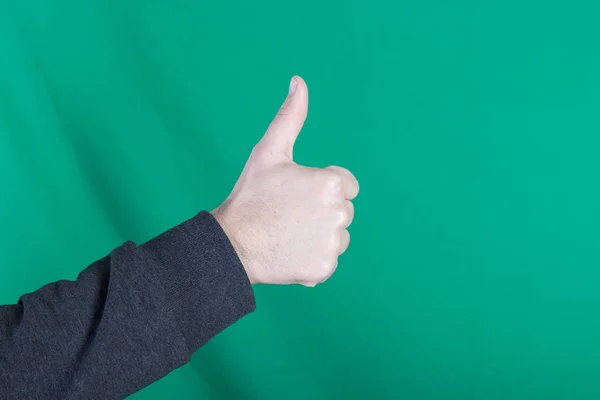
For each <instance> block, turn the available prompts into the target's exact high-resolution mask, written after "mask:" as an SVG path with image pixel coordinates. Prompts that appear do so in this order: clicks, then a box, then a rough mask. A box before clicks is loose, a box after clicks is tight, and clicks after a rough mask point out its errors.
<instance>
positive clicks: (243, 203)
mask: <svg viewBox="0 0 600 400" xmlns="http://www.w3.org/2000/svg"><path fill="white" fill-rule="evenodd" d="M307 112H308V88H307V87H306V83H305V82H304V80H302V78H300V77H297V76H295V77H293V78H292V80H291V82H290V88H289V93H288V96H287V98H286V100H285V102H284V103H283V105H282V106H281V108H280V109H279V112H278V113H277V116H276V117H275V119H274V120H273V122H271V124H270V126H269V128H268V129H267V132H266V133H265V135H264V137H263V138H262V139H261V140H260V142H258V143H257V144H256V146H255V147H254V149H253V151H252V153H251V154H250V157H249V158H248V161H247V162H246V166H245V167H244V170H243V171H242V174H241V175H240V177H239V179H238V181H237V183H236V184H235V186H234V188H233V191H232V192H231V194H230V195H229V197H228V198H227V199H226V200H225V201H224V202H223V204H221V205H220V206H219V207H218V208H217V209H216V210H214V211H213V215H214V216H215V218H216V219H217V221H218V222H219V223H220V225H221V227H222V228H223V230H224V231H225V233H226V234H227V236H228V237H229V239H230V240H231V243H232V244H233V247H234V248H235V250H236V252H237V254H238V255H239V257H240V259H241V261H242V264H243V265H244V268H245V270H246V272H247V274H248V278H249V279H250V282H251V283H252V284H257V283H266V284H291V283H300V284H303V285H305V286H315V285H316V284H317V283H320V282H324V281H325V280H327V279H328V278H329V277H330V276H331V275H332V274H333V272H334V271H335V269H336V268H337V260H338V256H339V255H340V254H342V253H343V252H344V251H346V249H347V248H348V245H349V244H350V235H349V233H348V231H347V229H346V228H347V227H348V226H349V225H350V223H351V222H352V219H353V217H354V207H353V205H352V203H351V200H352V199H354V198H355V197H356V195H357V194H358V182H357V181H356V179H355V178H354V176H353V175H352V174H351V173H350V172H349V171H348V170H346V169H344V168H341V167H328V168H324V169H317V168H309V167H304V166H301V165H298V164H296V163H294V161H293V147H294V142H295V141H296V138H297V137H298V134H299V133H300V131H301V129H302V126H303V125H304V121H305V119H306V114H307Z"/></svg>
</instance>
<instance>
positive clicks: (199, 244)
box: [0, 77, 358, 399]
mask: <svg viewBox="0 0 600 400" xmlns="http://www.w3.org/2000/svg"><path fill="white" fill-rule="evenodd" d="M307 111H308V89H307V87H306V84H305V83H304V81H303V80H302V79H300V78H298V77H297V78H294V79H293V80H292V83H291V86H290V92H289V95H288V97H287V99H286V101H285V103H284V104H283V106H282V107H281V109H280V110H279V112H278V114H277V116H276V117H275V119H274V120H273V122H272V123H271V125H270V126H269V129H268V130H267V132H266V133H265V135H264V137H263V138H262V140H261V141H260V142H259V143H258V144H257V145H256V146H255V148H254V149H253V151H252V154H251V155H250V157H249V158H248V162H247V163H246V166H245V167H244V170H243V171H242V174H241V175H240V178H239V179H238V181H237V183H236V185H235V187H234V188H233V191H232V192H231V194H230V195H229V197H228V198H227V199H226V200H225V201H224V202H223V204H221V206H219V207H218V208H217V209H216V210H214V211H213V212H212V213H207V212H203V213H200V214H199V215H198V216H196V217H194V218H192V219H190V220H188V221H186V222H184V223H183V224H181V225H179V226H177V227H175V228H173V229H172V230H170V231H168V232H166V233H164V234H162V235H160V236H158V237H157V238H155V239H153V240H151V241H150V242H148V243H146V244H144V245H142V246H140V247H136V246H135V245H134V244H132V243H126V244H125V245H123V246H121V247H119V248H118V249H116V250H114V251H113V252H112V253H111V254H110V255H109V256H108V257H106V258H103V259H102V260H99V261H98V262H96V263H94V264H92V265H91V266H89V267H88V268H87V269H86V270H85V271H83V272H82V273H81V274H80V275H79V277H78V278H77V280H76V281H75V282H66V281H62V282H57V283H54V284H51V285H48V286H45V287H43V288H42V289H40V290H38V291H37V292H35V293H32V294H29V295H25V296H23V297H22V298H21V300H20V301H19V303H18V304H17V305H13V306H5V307H0V398H1V399H24V398H27V399H30V398H35V399H55V398H61V399H120V398H123V397H125V396H127V395H129V394H131V393H133V392H135V391H137V390H139V389H141V388H143V387H144V386H146V385H148V384H150V383H152V382H154V381H155V380H157V379H159V378H161V377H162V376H164V375H166V374H167V373H168V372H170V371H171V370H173V369H175V368H177V367H179V366H181V365H183V364H184V363H186V362H187V361H188V360H189V358H190V355H191V354H192V353H193V352H194V351H195V350H196V349H198V348H199V347H200V346H202V345H203V344H204V343H206V341H208V340H209V339H210V338H212V337H213V336H214V335H216V334H217V333H219V332H220V331H221V330H223V329H225V328H226V327H227V326H228V325H229V324H232V323H233V322H235V321H236V320H237V319H239V318H240V317H242V316H243V315H245V314H246V313H248V312H250V311H252V310H254V307H255V304H254V297H253V293H252V289H251V284H257V283H265V284H293V283H299V284H302V285H305V286H315V285H316V284H318V283H320V282H323V281H325V280H326V279H328V278H329V276H331V274H333V272H334V271H335V269H336V267H337V259H338V256H339V255H340V254H342V253H343V252H344V251H345V250H346V248H347V247H348V245H349V243H350V236H349V233H348V231H347V230H346V228H347V227H348V226H349V225H350V223H351V222H352V219H353V216H354V207H353V205H352V203H351V200H352V199H353V198H354V197H355V196H356V195H357V194H358V182H357V181H356V179H355V178H354V176H353V175H352V174H351V173H350V172H349V171H347V170H345V169H343V168H339V167H328V168H325V169H317V168H307V167H303V166H300V165H297V164H295V163H294V162H293V159H292V148H293V144H294V142H295V140H296V137H297V136H298V134H299V133H300V130H301V128H302V125H303V123H304V120H305V118H306V114H307Z"/></svg>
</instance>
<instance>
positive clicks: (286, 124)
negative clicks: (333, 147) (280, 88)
mask: <svg viewBox="0 0 600 400" xmlns="http://www.w3.org/2000/svg"><path fill="white" fill-rule="evenodd" d="M307 113H308V88H307V87H306V83H305V82H304V80H303V79H302V78H300V77H299V76H294V77H293V78H292V80H291V81H290V88H289V92H288V96H287V98H286V99H285V102H284V103H283V105H282V106H281V108H280V109H279V112H278V113H277V115H276V116H275V119H273V121H272V122H271V124H270V125H269V128H268V129H267V132H266V133H265V135H264V137H263V138H262V140H261V143H260V145H261V147H262V148H263V149H264V150H266V151H267V152H268V153H280V154H283V155H285V156H287V157H289V158H290V159H292V157H293V149H294V143H295V142H296V138H297V137H298V134H299V133H300V131H301V130H302V126H303V125H304V121H305V120H306V114H307Z"/></svg>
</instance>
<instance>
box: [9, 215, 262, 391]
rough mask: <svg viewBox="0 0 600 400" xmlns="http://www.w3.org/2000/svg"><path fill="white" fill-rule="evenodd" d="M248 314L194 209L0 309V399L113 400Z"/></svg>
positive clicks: (222, 255) (229, 257)
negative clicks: (145, 238)
mask: <svg viewBox="0 0 600 400" xmlns="http://www.w3.org/2000/svg"><path fill="white" fill-rule="evenodd" d="M65 257H68V254H66V255H65ZM254 308H255V302H254V295H253V292H252V287H251V285H250V282H249V281H248V278H247V276H246V273H245V271H244V269H243V267H242V265H241V262H240V260H239V258H238V256H237V255H236V253H235V251H234V249H233V247H232V246H231V243H230V242H229V240H228V238H227V236H226V235H225V233H224V232H223V230H222V229H221V227H220V226H219V224H218V223H217V221H216V220H215V219H214V218H213V216H212V215H211V214H210V213H208V212H202V213H200V214H198V215H197V216H195V217H194V218H192V219H190V220H188V221H186V222H184V223H182V224H181V225H179V226H177V227H175V228H173V229H171V230H169V231H167V232H165V233H163V234H162V235H160V236H158V237H156V238H155V239H152V240H150V241H149V242H147V243H146V244H144V245H142V246H136V245H135V244H133V243H131V242H127V243H125V244H124V245H122V246H121V247H118V248H117V249H115V250H114V251H112V252H111V253H110V255H108V256H107V257H105V258H103V259H101V260H99V261H97V262H95V263H94V264H92V265H90V266H89V267H88V268H86V269H85V270H84V271H83V272H81V273H80V275H79V276H78V277H77V280H75V281H59V282H56V283H52V284H49V285H46V286H44V287H42V288H41V289H39V290H38V291H36V292H34V293H31V294H26V295H23V296H22V297H21V298H20V299H19V302H18V304H15V305H8V306H2V307H0V399H122V398H124V397H126V396H128V395H130V394H132V393H134V392H136V391H138V390H140V389H142V388H143V387H145V386H147V385H149V384H150V383H152V382H154V381H156V380H158V379H159V378H161V377H163V376H165V375H166V374H167V373H169V372H170V371H172V370H173V369H175V368H178V367H180V366H182V365H183V364H185V363H187V362H188V361H189V359H190V357H191V355H192V353H193V352H194V351H196V350H197V349H198V348H199V347H200V346H202V345H203V344H204V343H206V342H207V341H208V340H209V339H211V338H212V337H213V336H215V335H216V334H217V333H219V332H220V331H222V330H223V329H225V328H226V327H228V326H229V325H231V324H232V323H234V322H235V321H236V320H238V319H239V318H241V317H242V316H244V315H245V314H247V313H249V312H251V311H253V310H254Z"/></svg>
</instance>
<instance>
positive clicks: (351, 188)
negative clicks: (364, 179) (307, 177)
mask: <svg viewBox="0 0 600 400" xmlns="http://www.w3.org/2000/svg"><path fill="white" fill-rule="evenodd" d="M325 169H328V170H330V171H333V172H335V173H337V174H339V175H340V176H341V177H342V182H343V187H344V189H343V190H344V198H345V199H346V200H353V199H354V198H355V197H356V196H358V192H359V187H358V180H357V179H356V177H355V176H354V175H353V174H352V172H350V171H348V170H347V169H346V168H342V167H337V166H333V165H332V166H330V167H327V168H325Z"/></svg>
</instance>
